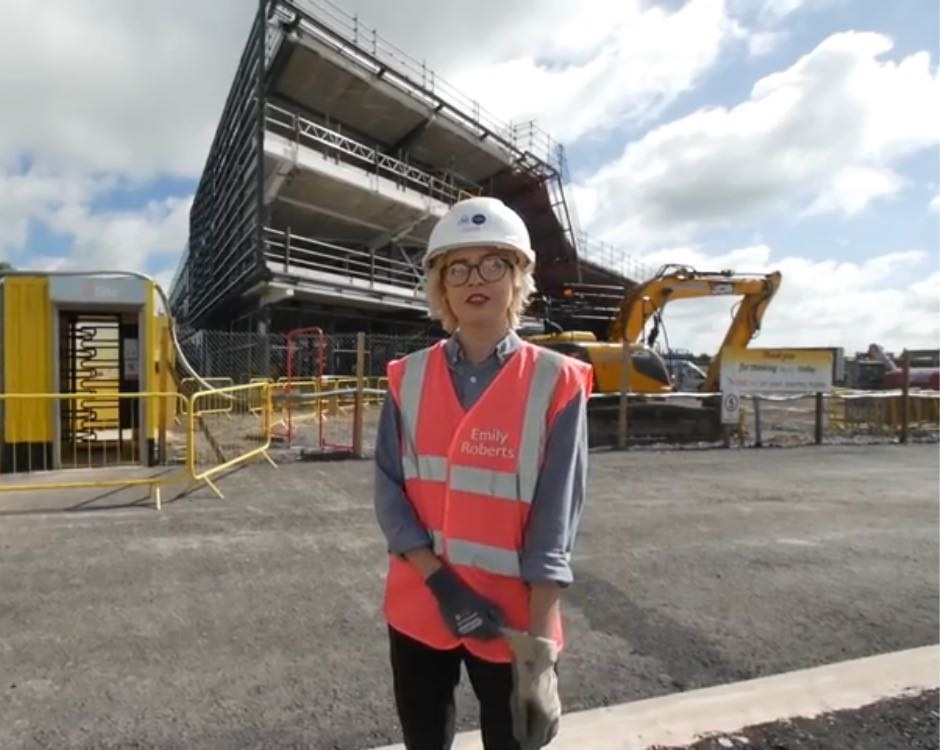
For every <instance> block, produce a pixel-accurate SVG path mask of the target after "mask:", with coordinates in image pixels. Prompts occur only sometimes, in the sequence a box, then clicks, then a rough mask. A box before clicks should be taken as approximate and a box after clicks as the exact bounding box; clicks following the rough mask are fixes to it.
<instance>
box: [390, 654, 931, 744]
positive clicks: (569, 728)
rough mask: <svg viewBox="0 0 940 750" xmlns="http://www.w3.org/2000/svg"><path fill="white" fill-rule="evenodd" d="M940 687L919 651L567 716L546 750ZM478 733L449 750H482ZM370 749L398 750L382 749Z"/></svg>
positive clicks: (674, 738) (680, 737)
mask: <svg viewBox="0 0 940 750" xmlns="http://www.w3.org/2000/svg"><path fill="white" fill-rule="evenodd" d="M938 687H940V646H938V645H932V646H923V647H921V648H913V649H908V650H904V651H897V652H893V653H888V654H879V655H876V656H869V657H865V658H861V659H852V660H849V661H844V662H837V663H834V664H827V665H823V666H819V667H811V668H808V669H801V670H796V671H793V672H785V673H783V674H778V675H772V676H769V677H760V678H756V679H752V680H744V681H742V682H736V683H730V684H727V685H717V686H714V687H708V688H702V689H699V690H690V691H688V692H685V693H673V694H670V695H665V696H661V697H657V698H649V699H646V700H640V701H633V702H631V703H624V704H620V705H618V706H609V707H604V708H596V709H589V710H585V711H577V712H572V713H568V714H565V715H564V716H563V717H562V724H561V729H560V731H559V734H558V737H556V738H555V740H554V741H553V742H552V743H551V744H550V745H548V746H547V747H549V748H551V750H585V748H590V750H648V749H649V748H653V747H655V746H657V745H687V744H691V743H693V742H696V741H698V740H700V739H702V738H703V737H705V736H708V735H714V734H732V733H735V732H738V731H741V730H743V729H744V728H745V727H748V726H754V725H756V724H764V723H768V722H775V721H781V720H785V719H792V718H797V717H813V716H817V715H819V714H822V713H828V712H831V711H839V710H851V709H856V708H861V707H862V706H865V705H869V704H871V703H875V702H877V701H880V700H883V699H885V698H893V697H898V696H903V695H905V694H916V693H920V692H923V691H924V690H932V689H936V688H938ZM481 748H482V744H481V741H480V734H479V731H473V732H463V733H460V734H459V735H458V736H457V737H456V739H455V741H454V745H453V750H481ZM371 750H404V745H402V744H396V745H385V746H382V747H377V748H371Z"/></svg>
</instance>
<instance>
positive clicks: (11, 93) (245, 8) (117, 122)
mask: <svg viewBox="0 0 940 750" xmlns="http://www.w3.org/2000/svg"><path fill="white" fill-rule="evenodd" d="M256 6H257V3H255V2H252V0H237V1H236V2H226V3H205V2H197V3H189V4H187V5H186V6H185V11H184V12H182V13H181V12H180V11H182V10H183V7H182V6H177V7H176V8H175V9H174V7H172V5H168V4H166V3H163V2H133V3H113V2H107V1H106V0H48V2H42V3H35V2H31V1H30V0H5V1H4V3H3V8H2V11H0V81H2V82H3V87H2V88H3V92H4V101H5V102H6V106H4V111H3V117H2V118H0V144H2V146H0V148H2V149H3V150H5V151H7V152H8V153H14V154H15V153H28V154H31V155H32V157H33V158H34V160H35V161H36V163H37V165H38V166H39V167H40V168H42V169H44V170H47V171H54V172H56V173H60V174H63V173H64V174H69V173H85V174H87V173H102V172H111V173H115V172H116V173H121V174H125V175H134V176H140V177H148V176H151V175H154V174H158V173H168V174H173V175H184V176H197V175H198V174H199V173H200V171H201V170H202V166H203V160H204V158H205V153H206V151H207V149H208V145H209V141H210V139H211V137H212V134H213V132H214V130H215V124H216V121H217V119H218V115H219V113H220V112H221V109H222V104H223V102H224V98H225V95H226V94H227V91H228V87H229V84H230V82H231V79H232V76H233V73H234V70H235V67H236V64H237V61H238V56H239V55H240V53H241V49H242V46H243V45H244V43H245V39H246V38H247V35H248V29H249V26H250V24H251V20H252V13H253V11H254V8H255V7H256Z"/></svg>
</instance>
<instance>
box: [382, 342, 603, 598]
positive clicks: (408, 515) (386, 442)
mask: <svg viewBox="0 0 940 750" xmlns="http://www.w3.org/2000/svg"><path fill="white" fill-rule="evenodd" d="M521 343H522V340H521V339H520V338H519V336H518V334H516V333H515V332H510V333H509V334H507V335H506V337H505V338H503V339H502V340H501V341H500V342H499V343H498V344H497V345H496V347H495V348H494V350H493V352H492V353H491V354H490V355H489V356H488V357H487V358H486V359H485V360H483V361H482V362H478V363H473V362H469V361H468V360H466V359H465V358H464V356H463V351H462V349H461V346H460V341H459V339H458V338H457V337H456V336H451V337H450V338H449V339H448V340H447V341H446V342H445V345H444V351H445V353H446V356H447V363H448V366H449V369H450V374H451V379H452V381H453V384H454V390H455V391H456V393H457V398H458V399H459V400H460V403H461V405H462V406H463V408H464V409H469V408H470V407H471V406H473V404H474V403H475V402H476V400H477V399H478V398H479V397H480V394H481V393H483V391H484V389H485V388H486V387H487V386H488V385H489V384H490V382H491V381H492V380H493V378H494V377H495V375H496V373H498V372H499V370H500V368H501V367H502V366H503V364H504V363H505V361H506V359H508V357H509V356H510V355H511V354H512V353H513V352H515V351H516V350H517V349H518V348H519V346H520V345H521ZM579 394H580V395H578V396H576V397H574V398H573V399H572V400H571V402H570V403H568V404H566V405H565V406H564V407H563V408H562V410H561V411H560V412H559V414H558V417H557V418H556V419H555V421H554V423H553V424H552V427H551V430H550V431H549V433H548V435H547V436H546V443H545V461H544V463H543V467H542V472H541V474H540V476H539V479H538V484H537V485H536V489H535V497H534V498H533V501H532V507H531V508H530V510H529V522H528V527H527V529H526V538H525V543H524V549H523V555H522V577H523V579H524V580H526V581H528V582H530V583H536V582H549V581H554V582H556V583H559V584H561V585H567V584H569V583H571V581H572V580H573V576H572V572H571V564H570V562H571V550H572V548H573V546H574V541H575V536H576V534H577V530H578V523H579V521H580V518H581V512H582V508H583V506H584V498H585V490H586V484H587V457H588V426H587V404H586V402H585V398H584V393H583V391H579ZM400 429H401V428H400V414H399V411H398V408H397V406H396V404H395V401H394V400H393V399H392V398H391V397H390V396H389V397H387V398H386V399H385V403H384V405H383V407H382V413H381V415H380V417H379V426H378V432H377V434H376V444H375V497H374V502H375V512H376V516H377V518H378V522H379V527H380V528H381V530H382V533H383V534H384V535H385V538H386V540H387V543H388V549H389V551H390V552H391V553H393V554H402V553H405V552H407V551H409V550H412V549H415V548H418V547H429V546H431V538H430V536H429V535H428V531H427V529H426V528H425V527H424V526H423V525H422V524H421V523H420V521H418V518H417V515H416V514H415V511H414V508H413V506H412V505H411V502H410V501H409V500H408V497H407V496H406V495H405V491H404V472H403V471H402V464H401V450H400V445H401V440H400V437H399V435H400V432H399V431H400Z"/></svg>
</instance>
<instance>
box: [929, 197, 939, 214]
mask: <svg viewBox="0 0 940 750" xmlns="http://www.w3.org/2000/svg"><path fill="white" fill-rule="evenodd" d="M927 208H928V210H930V211H933V212H934V213H935V214H940V195H935V196H934V197H933V198H931V199H930V203H928V204H927Z"/></svg>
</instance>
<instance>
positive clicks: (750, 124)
mask: <svg viewBox="0 0 940 750" xmlns="http://www.w3.org/2000/svg"><path fill="white" fill-rule="evenodd" d="M890 49H891V41H890V40H889V39H888V38H887V37H885V36H883V35H880V34H875V33H855V32H848V33H840V34H835V35H833V36H830V37H829V38H828V39H826V40H825V41H823V42H822V43H821V44H820V45H819V46H818V47H816V48H815V49H814V50H812V51H811V52H810V53H808V54H807V55H805V56H804V57H802V58H801V59H799V60H798V61H797V62H796V63H794V65H792V66H791V67H790V68H789V69H787V70H784V71H782V72H779V73H775V74H773V75H769V76H767V77H765V78H763V79H761V80H759V81H758V82H757V83H756V84H755V85H754V87H753V89H752V92H751V96H750V98H749V99H748V100H746V101H744V102H742V103H740V104H738V105H737V106H734V107H732V108H730V109H726V108H709V109H701V110H698V111H696V112H694V113H692V114H690V115H688V116H686V117H683V118H681V119H678V120H675V121H673V122H669V123H667V124H664V125H662V126H660V127H657V128H655V129H653V130H652V131H650V132H649V133H647V134H646V135H645V136H644V137H642V138H641V139H639V140H637V141H635V142H633V143H630V144H628V145H627V147H626V149H625V150H624V152H623V155H622V156H621V157H620V158H619V159H618V160H617V161H615V162H613V163H611V164H609V165H608V166H606V167H605V168H603V169H602V170H600V171H599V172H598V173H596V174H595V175H593V176H592V177H591V178H589V179H588V180H586V181H585V183H584V184H583V185H581V186H580V190H581V193H582V194H585V193H586V192H593V193H594V194H595V195H594V196H593V197H592V199H591V202H592V203H593V204H595V205H596V207H597V208H596V212H595V214H596V216H597V217H598V220H597V226H596V227H595V229H596V230H597V231H601V232H603V233H605V234H607V235H609V236H616V237H630V238H631V242H632V243H633V244H639V245H646V246H655V245H656V244H657V243H658V242H662V241H664V240H666V241H670V240H671V241H677V240H678V241H682V240H683V239H684V238H688V237H691V236H693V235H694V232H695V231H696V230H698V229H701V228H702V227H707V226H720V225H723V224H729V223H731V222H743V221H746V220H748V219H753V218H759V217H766V216H768V215H770V214H771V213H772V212H774V211H779V210H783V209H793V208H796V209H797V210H808V211H809V212H812V213H820V212H832V211H837V212H840V213H842V214H846V215H850V214H855V213H858V212H860V211H862V210H863V209H865V208H866V207H868V206H869V205H871V203H872V202H873V201H874V200H876V199H878V198H881V197H884V196H888V195H892V194H895V193H896V192H897V191H898V190H899V189H901V187H902V185H903V183H902V180H901V178H900V177H899V176H898V175H897V174H896V173H895V172H894V170H893V165H894V164H895V162H896V161H897V160H899V159H900V158H902V157H905V156H907V155H909V154H911V153H914V152H916V151H918V150H919V149H922V148H925V147H927V146H930V145H931V144H935V143H937V141H938V136H940V131H938V128H937V126H936V123H937V122H938V121H940V77H938V75H937V72H936V70H933V69H931V65H930V59H929V55H928V54H927V53H917V54H913V55H910V56H908V57H906V58H904V59H903V60H901V61H900V62H894V61H890V60H882V59H881V58H882V57H883V56H884V54H885V53H886V52H888V51H889V50H890ZM624 216H626V217H629V218H628V219H627V220H625V221H623V220H621V219H620V217H624Z"/></svg>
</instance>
